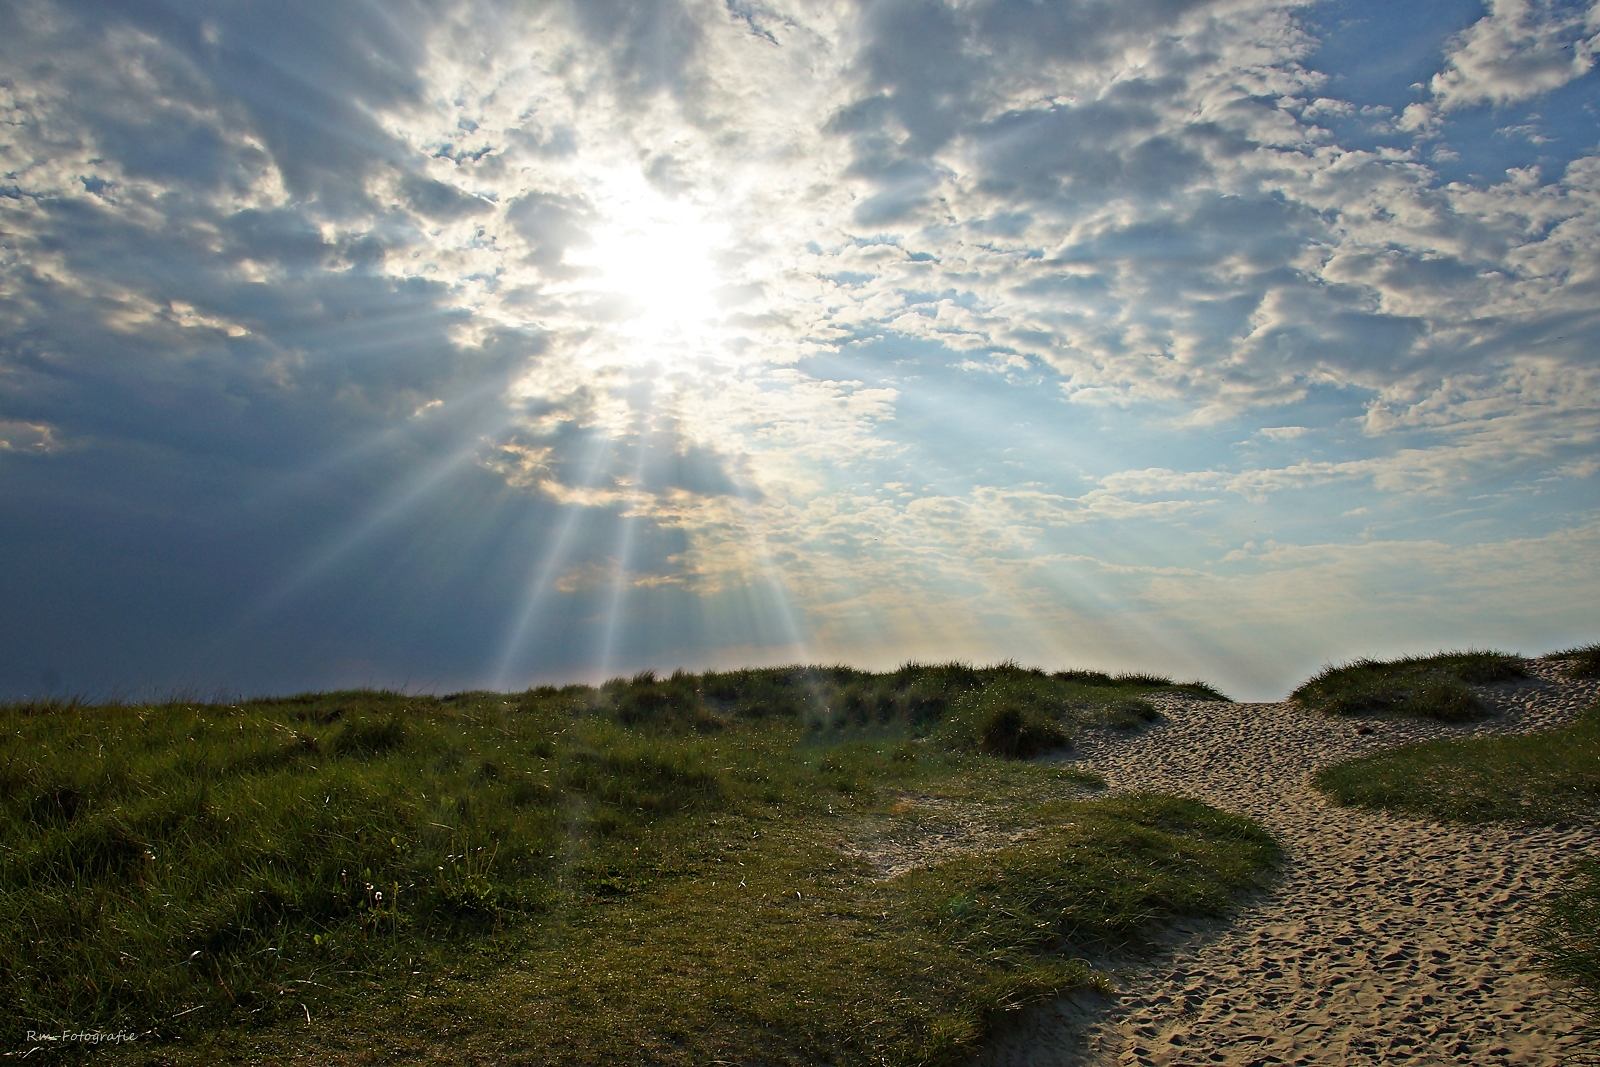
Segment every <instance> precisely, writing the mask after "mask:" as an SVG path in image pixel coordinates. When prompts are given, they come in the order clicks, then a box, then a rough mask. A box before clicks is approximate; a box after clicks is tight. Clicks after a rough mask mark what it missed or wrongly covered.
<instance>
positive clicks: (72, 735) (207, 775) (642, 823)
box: [0, 666, 1274, 1064]
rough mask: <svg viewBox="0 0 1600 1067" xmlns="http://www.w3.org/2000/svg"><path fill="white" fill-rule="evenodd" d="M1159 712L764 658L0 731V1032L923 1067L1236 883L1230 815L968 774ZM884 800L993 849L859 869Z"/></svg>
mask: <svg viewBox="0 0 1600 1067" xmlns="http://www.w3.org/2000/svg"><path fill="white" fill-rule="evenodd" d="M1166 688H1171V686H1170V683H1168V682H1166V680H1164V679H1149V678H1142V679H1137V680H1130V679H1127V678H1123V679H1112V678H1107V677H1105V676H1103V675H1088V674H1082V673H1080V674H1075V675H1063V676H1057V677H1052V676H1047V675H1044V674H1043V673H1041V672H1031V671H1025V670H1021V669H1019V668H1016V667H1014V666H1001V667H996V668H986V669H982V670H977V669H972V668H967V667H961V666H943V667H909V668H905V669H903V670H901V671H899V672H894V673H891V674H886V675H869V674H864V673H861V672H855V671H849V670H846V669H843V668H794V669H782V670H770V671H742V672H732V673H723V674H709V675H703V676H693V675H686V674H678V675H674V676H673V677H671V678H666V679H658V678H656V677H654V676H652V675H642V676H640V677H638V678H636V679H634V680H633V681H631V682H616V683H611V684H608V685H606V686H604V687H601V688H600V689H591V688H588V687H577V686H575V687H569V688H567V689H562V690H555V689H542V690H536V691H530V692H528V693H524V694H518V695H512V696H505V695H500V694H492V693H469V694H458V695H456V696H454V697H446V698H443V699H435V698H431V697H408V696H403V695H398V694H390V693H373V692H347V693H329V694H311V695H305V696H300V697H294V698H289V699H283V700H259V701H251V702H246V703H241V704H239V705H233V706H216V705H209V706H203V705H193V704H167V705H161V706H121V705H113V706H99V707H89V706H72V705H20V706H17V705H14V706H9V707H5V708H0V725H3V734H0V807H3V809H4V817H3V819H0V993H3V995H4V996H5V997H6V999H7V1002H8V1004H10V1005H11V1011H10V1012H9V1013H8V1015H7V1018H6V1020H5V1021H4V1022H3V1023H0V1031H3V1034H0V1041H3V1042H4V1043H5V1044H7V1045H8V1047H11V1048H14V1049H15V1048H20V1047H21V1046H22V1042H23V1038H24V1035H25V1032H26V1031H28V1030H35V1031H41V1032H49V1031H58V1032H59V1031H61V1030H63V1029H71V1030H75V1031H83V1030H93V1029H99V1030H102V1031H107V1032H117V1031H124V1032H133V1033H137V1034H139V1035H141V1040H140V1041H137V1042H135V1043H133V1044H132V1045H122V1046H119V1047H118V1048H117V1049H115V1050H107V1048H106V1047H105V1046H101V1047H100V1048H98V1049H97V1050H96V1051H95V1053H94V1055H96V1056H97V1057H98V1056H113V1057H117V1058H122V1059H127V1060H132V1061H139V1060H143V1059H156V1060H172V1059H178V1060H189V1061H192V1062H212V1061H214V1060H217V1059H227V1058H230V1057H231V1058H239V1059H252V1060H259V1059H262V1058H263V1057H265V1058H267V1059H271V1058H274V1057H279V1056H287V1055H291V1054H295V1053H298V1052H307V1051H309V1052H310V1053H311V1054H312V1055H313V1056H314V1057H315V1058H318V1059H323V1060H335V1061H337V1060H340V1059H344V1058H348V1059H351V1060H354V1059H356V1058H358V1056H360V1055H363V1054H365V1053H367V1052H368V1051H369V1050H374V1049H375V1050H378V1054H379V1055H383V1054H384V1050H387V1051H388V1052H389V1053H393V1054H395V1055H400V1054H404V1053H414V1054H418V1055H422V1054H431V1052H430V1050H432V1051H437V1050H440V1049H442V1048H445V1047H448V1049H449V1050H450V1053H449V1054H450V1056H451V1057H452V1058H457V1059H461V1058H467V1057H469V1056H470V1055H481V1056H484V1057H503V1058H504V1057H513V1056H530V1057H533V1058H535V1059H537V1060H539V1061H540V1062H566V1063H573V1064H583V1063H611V1062H651V1061H654V1062H662V1063H690V1062H695V1063H699V1062H708V1061H711V1060H716V1059H723V1060H729V1061H740V1062H743V1061H753V1060H760V1061H766V1062H797V1063H798V1062H820V1061H827V1062H832V1063H840V1064H844V1063H867V1062H872V1063H878V1062H885V1061H886V1062H890V1063H895V1062H937V1061H940V1060H949V1059H952V1058H958V1057H959V1056H960V1055H962V1054H964V1053H965V1052H966V1051H968V1050H970V1049H971V1048H972V1047H974V1045H975V1044H976V1043H977V1042H978V1041H979V1040H980V1039H981V1037H982V1034H983V1033H984V1031H985V1027H986V1025H987V1019H988V1017H989V1014H990V1013H992V1012H993V1011H995V1010H996V1009H998V1008H1000V1007H1002V1006H1004V1005H1007V1004H1011V1003H1015V1002H1017V1001H1020V1000H1024V999H1027V998H1030V997H1035V996H1041V995H1046V994H1048V993H1051V992H1055V991H1059V990H1064V989H1068V988H1072V987H1075V986H1081V985H1084V984H1086V983H1092V982H1094V981H1096V980H1097V979H1096V976H1095V975H1094V974H1093V973H1092V972H1091V971H1090V969H1089V967H1088V965H1087V964H1085V963H1084V962H1082V960H1081V959H1079V958H1078V957H1079V956H1081V955H1082V954H1083V953H1086V952H1088V951H1090V950H1091V949H1092V948H1093V947H1095V946H1099V945H1103V944H1105V943H1110V942H1121V941H1128V940H1132V941H1133V942H1135V943H1137V941H1138V940H1139V938H1140V937H1141V936H1142V933H1143V931H1145V930H1146V929H1147V927H1148V924H1149V923H1151V922H1155V921H1159V920H1161V919H1163V918H1166V917H1170V916H1175V915H1181V914H1191V913H1215V912H1217V911H1219V910H1221V909H1223V908H1224V907H1226V905H1227V903H1228V901H1229V900H1230V899H1231V897H1232V895H1233V894H1234V893H1236V892H1237V891H1239V890H1240V889H1242V888H1244V887H1246V886H1248V885H1251V884H1254V882H1255V881H1256V880H1257V879H1258V878H1259V877H1260V876H1261V875H1262V873H1263V872H1264V871H1265V870H1266V869H1267V868H1268V866H1269V865H1270V863H1271V862H1272V858H1273V856H1274V847H1273V845H1272V842H1271V841H1270V839H1268V838H1267V837H1266V836H1265V834H1264V833H1263V832H1262V831H1260V830H1259V829H1258V828H1257V827H1255V826H1254V825H1253V824H1251V823H1250V822H1248V821H1247V820H1244V819H1241V818H1238V817H1235V816H1230V815H1225V814H1222V813H1219V812H1216V811H1213V810H1211V809H1209V808H1206V807H1204V806H1203V805H1200V804H1198V803H1196V802H1193V801H1188V800H1179V799H1176V798H1165V797H1123V798H1116V799H1108V800H1094V799H1086V798H1087V797H1088V796H1089V794H1088V793H1087V792H1086V790H1087V789H1088V787H1089V786H1091V785H1092V784H1093V783H1092V781H1089V780H1087V779H1086V777H1085V776H1084V775H1082V774H1081V773H1077V772H1073V771H1070V770H1067V769H1064V768H1062V767H1060V766H1059V765H1049V764H1036V763H1027V762H1022V761H1019V760H1016V759H1011V758H1005V757H1009V756H1015V755H1021V754H1025V752H1027V751H1030V750H1032V749H1033V748H1036V747H1038V746H1039V745H1040V744H1050V745H1053V744H1058V743H1066V742H1070V740H1071V736H1072V735H1073V733H1075V732H1076V731H1077V730H1080V729H1082V728H1084V727H1085V726H1089V725H1123V726H1131V725H1137V724H1138V723H1139V722H1142V721H1145V720H1146V719H1148V718H1149V717H1150V716H1151V715H1153V714H1154V713H1153V711H1152V710H1151V709H1150V706H1149V705H1148V704H1146V703H1143V702H1140V701H1139V700H1138V698H1139V697H1140V696H1141V695H1142V694H1148V693H1150V692H1153V691H1159V690H1162V689H1166ZM1041 737H1042V738H1043V741H1042V742H1041V740H1040V738H1041ZM908 798H909V799H908ZM916 798H934V799H935V800H936V801H937V803H938V804H940V805H943V806H944V808H942V809H941V810H947V809H948V810H951V811H957V812H960V813H964V814H963V815H962V816H961V817H963V818H967V819H970V820H972V821H975V822H981V823H982V824H983V825H984V826H985V827H987V828H988V829H990V830H992V831H993V834H992V840H993V841H994V842H995V845H994V846H993V848H992V849H991V850H989V851H985V852H984V853H983V854H982V856H981V858H979V857H977V856H974V855H969V854H962V853H956V854H953V855H943V856H938V855H935V856H930V857H929V859H928V862H927V863H926V864H925V865H923V866H921V867H919V868H916V869H913V870H911V871H910V872H908V873H905V874H902V875H900V876H898V877H895V878H890V879H887V880H880V879H877V878H875V877H873V868H872V866H871V864H870V863H869V862H868V860H867V859H864V858H863V855H864V854H865V853H866V852H870V850H871V846H872V842H871V835H872V832H873V831H872V829H871V828H872V827H873V826H876V825H878V822H877V821H875V820H879V821H881V820H882V819H884V818H898V817H900V816H897V815H894V814H893V813H894V812H898V811H900V810H901V809H902V808H905V807H907V806H909V807H911V808H912V809H915V806H916V804H917V803H918V801H917V800H916ZM913 814H914V811H913ZM308 1020H309V1022H308ZM446 1035H447V1036H446Z"/></svg>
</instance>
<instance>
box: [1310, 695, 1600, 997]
mask: <svg viewBox="0 0 1600 1067" xmlns="http://www.w3.org/2000/svg"><path fill="white" fill-rule="evenodd" d="M1315 783H1316V786H1317V788H1318V789H1320V790H1322V791H1323V792H1324V793H1325V794H1327V795H1328V797H1329V798H1330V799H1331V800H1332V801H1333V802H1334V803H1335V804H1340V805H1359V806H1361V807H1368V808H1381V809H1386V810H1390V811H1398V812H1403V813H1405V814H1408V815H1416V816H1421V817H1424V818H1431V819H1439V820H1443V821H1450V822H1464V823H1486V822H1494V821H1509V822H1519V823H1534V824H1538V823H1544V824H1548V823H1555V822H1561V821H1563V820H1566V819H1571V818H1575V817H1581V816H1586V815H1592V814H1593V813H1594V812H1596V811H1597V810H1600V704H1596V705H1594V706H1592V707H1590V708H1589V709H1588V710H1587V711H1585V712H1584V714H1583V715H1582V716H1581V717H1580V718H1579V719H1578V720H1577V721H1575V722H1573V723H1571V724H1569V725H1567V726H1565V727H1562V728H1560V729H1557V730H1550V731H1546V732H1544V733H1537V734H1523V735H1516V736H1504V737H1471V738H1450V739H1445V740H1439V741H1429V742H1425V743H1423V744H1416V745H1404V746H1401V747H1399V748H1394V749H1389V750H1388V751H1385V752H1378V753H1375V754H1373V755H1371V756H1363V757H1360V758H1358V759H1352V760H1345V761H1344V762H1342V763H1335V764H1332V765H1331V766H1328V767H1325V768H1323V769H1322V770H1321V771H1319V772H1318V773H1317V776H1316V778H1315ZM1535 943H1536V945H1537V946H1538V948H1539V952H1540V958H1541V960H1542V962H1543V966H1544V968H1545V970H1546V973H1548V974H1549V975H1551V976H1552V977H1553V978H1555V979H1556V980H1558V981H1560V982H1563V983H1566V984H1568V985H1570V986H1571V987H1572V988H1573V989H1574V990H1575V991H1576V993H1577V994H1578V996H1579V997H1580V999H1581V1001H1582V1003H1583V1004H1584V1005H1585V1007H1586V1008H1587V1010H1588V1011H1589V1012H1590V1013H1591V1014H1593V1015H1595V1016H1596V1017H1597V1018H1600V948H1597V945H1600V867H1597V866H1596V865H1595V864H1594V863H1592V862H1591V863H1588V864H1583V865H1579V867H1578V868H1577V869H1576V870H1575V871H1574V872H1573V874H1572V878H1571V884H1570V885H1568V886H1567V887H1565V888H1564V889H1561V890H1558V891H1556V892H1554V893H1551V894H1550V895H1548V896H1547V897H1546V898H1545V900H1544V902H1543V903H1542V905H1541V911H1540V920H1539V925H1538V929H1537V933H1536V935H1535Z"/></svg>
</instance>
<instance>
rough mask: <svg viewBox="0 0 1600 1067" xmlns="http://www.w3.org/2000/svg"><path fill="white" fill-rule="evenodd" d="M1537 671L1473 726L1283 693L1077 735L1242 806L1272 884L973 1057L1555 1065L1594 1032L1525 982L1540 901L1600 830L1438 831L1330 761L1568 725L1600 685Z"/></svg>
mask: <svg viewBox="0 0 1600 1067" xmlns="http://www.w3.org/2000/svg"><path fill="white" fill-rule="evenodd" d="M1533 672H1534V675H1535V677H1533V678H1530V679H1529V680H1527V681H1522V682H1515V683H1507V684H1504V685H1499V686H1493V687H1487V688H1484V689H1482V690H1480V693H1481V694H1482V695H1483V696H1484V698H1485V700H1486V702H1488V703H1489V704H1490V705H1491V707H1493V708H1494V709H1495V711H1496V715H1495V717H1494V718H1492V719H1489V720H1486V721H1484V722H1481V723H1474V724H1467V725H1449V724H1444V723H1435V722H1421V721H1411V720H1405V721H1378V722H1372V723H1370V724H1369V725H1370V726H1371V727H1372V728H1373V732H1372V733H1370V734H1366V735H1363V734H1360V733H1358V732H1357V729H1358V724H1357V723H1356V722H1353V721H1346V720H1336V719H1331V718H1327V717H1323V716H1318V715H1312V714H1308V713H1306V712H1303V711H1301V710H1299V709H1297V708H1295V707H1294V706H1292V705H1288V704H1215V703H1206V702H1203V701H1195V700H1189V699H1183V698H1162V699H1161V700H1160V703H1161V705H1162V711H1163V713H1164V715H1165V717H1166V718H1165V721H1163V722H1161V723H1158V724H1156V725H1155V726H1153V727H1152V728H1151V729H1149V730H1148V731H1146V732H1145V733H1143V734H1140V735H1138V736H1134V737H1127V736H1117V735H1114V734H1112V733H1111V732H1106V733H1102V734H1096V735H1094V736H1091V737H1089V738H1086V739H1084V740H1083V741H1082V742H1080V744H1079V745H1078V747H1077V749H1076V750H1075V751H1074V752H1073V753H1072V754H1071V756H1070V759H1071V760H1072V761H1073V762H1074V763H1076V764H1078V765H1080V766H1083V767H1085V768H1088V769H1092V770H1095V771H1099V772H1100V773H1102V774H1104V775H1105V776H1106V779H1107V781H1108V782H1109V783H1110V785H1111V787H1112V789H1114V790H1152V791H1158V792H1170V793H1180V794H1184V795H1188V796H1193V797H1197V798H1199V799H1201V800H1204V801H1206V802H1207V803H1210V804H1213V805H1215V806H1217V807H1220V808H1224V809H1226V810H1230V811H1237V812H1241V813H1244V814H1248V815H1250V816H1252V817H1254V818H1256V819H1258V820H1260V821H1261V822H1262V823H1263V824H1264V825H1266V826H1267V827H1268V828H1269V829H1271V830H1272V832H1273V833H1274V834H1276V835H1277V836H1278V838H1279V840H1280V841H1281V842H1282V844H1283V846H1284V850H1285V861H1284V866H1283V870H1282V872H1281V874H1280V876H1279V878H1278V880H1277V881H1276V882H1275V883H1274V884H1273V885H1272V886H1271V887H1270V888H1269V889H1266V890H1264V891H1262V892H1260V893H1258V894H1257V895H1256V896H1255V898H1254V899H1252V900H1251V901H1250V902H1248V903H1247V904H1246V906H1245V907H1244V908H1242V909H1241V911H1240V912H1239V913H1237V914H1236V915H1235V916H1234V917H1232V918H1231V919H1230V920H1227V921H1224V922H1196V923H1192V924H1189V925H1188V926H1184V927H1179V928H1177V929H1176V930H1175V931H1174V933H1173V945H1172V948H1171V950H1170V951H1168V952H1165V953H1163V954H1161V955H1160V956H1158V957H1156V958H1155V959H1153V960H1143V961H1122V962H1124V963H1125V964H1128V966H1127V968H1126V969H1125V970H1124V971H1123V972H1122V973H1123V974H1124V975H1125V987H1124V989H1123V990H1122V992H1121V994H1120V995H1119V996H1118V997H1116V998H1114V999H1112V1000H1109V1001H1107V1000H1104V999H1101V998H1098V997H1093V996H1086V997H1080V998H1069V999H1066V1000H1062V1001H1059V1002H1056V1003H1054V1004H1050V1005H1045V1006H1041V1007H1035V1008H1031V1009H1027V1010H1025V1011H1023V1012H1019V1013H1018V1014H1017V1016H1013V1017H1011V1018H1010V1019H1008V1020H1006V1021H1005V1022H1004V1023H1002V1025H1001V1027H1000V1029H999V1030H998V1032H997V1034H996V1036H995V1038H994V1039H993V1040H992V1041H991V1043H990V1045H989V1047H988V1048H987V1050H986V1051H985V1053H984V1054H983V1055H982V1056H981V1057H980V1058H979V1061H978V1062H979V1064H981V1065H982V1067H1002V1065H1004V1067H1013V1065H1015V1067H1020V1065H1029V1067H1044V1065H1058V1064H1081V1065H1095V1067H1101V1065H1106V1067H1109V1065H1118V1067H1132V1065H1159V1067H1179V1065H1192V1064H1207V1065H1211V1064H1238V1065H1256V1064H1330V1065H1331V1064H1341V1065H1358V1064H1388V1063H1407V1064H1529V1065H1533V1064H1549V1065H1556V1064H1563V1063H1571V1062H1574V1060H1575V1059H1577V1058H1578V1054H1579V1053H1580V1051H1581V1050H1583V1049H1585V1048H1588V1049H1590V1050H1591V1051H1592V1048H1593V1043H1594V1040H1595V1039H1594V1036H1593V1033H1592V1032H1585V1031H1584V1030H1583V1029H1582V1021H1581V1018H1580V1016H1579V1015H1578V1014H1577V1012H1576V1011H1575V1010H1574V1009H1573V1008H1572V1006H1571V1003H1570V1001H1569V1000H1568V999H1567V997H1566V996H1565V995H1564V994H1562V993H1561V992H1560V991H1558V990H1553V989H1551V988H1550V987H1549V986H1548V985H1547V984H1546V983H1545V982H1544V980H1543V979H1542V978H1540V977H1539V976H1538V975H1536V974H1531V973H1530V971H1531V968H1530V965H1529V959H1528V955H1529V954H1528V949H1527V948H1526V947H1525V945H1524V944H1523V939H1522V935H1523V932H1524V931H1525V930H1526V928H1527V924H1528V922H1529V920H1530V914H1529V908H1528V905H1529V903H1530V901H1532V900H1533V899H1534V898H1536V897H1537V896H1539V895H1540V894H1541V893H1542V892H1544V891H1545V890H1546V889H1548V888H1549V887H1550V886H1551V885H1552V884H1553V883H1554V882H1555V881H1556V879H1557V878H1558V877H1559V876H1560V875H1561V874H1562V873H1563V872H1565V871H1566V870H1567V868H1568V867H1569V866H1570V864H1571V863H1572V862H1573V861H1574V860H1575V859H1578V858H1580V857H1584V856H1591V857H1592V856H1600V822H1597V821H1596V820H1585V821H1584V822H1582V823H1581V824H1567V825H1563V826H1555V827H1518V826H1509V825H1504V824H1491V825H1488V826H1475V827H1472V826H1446V825H1440V824H1435V823H1430V822H1427V821H1424V820H1420V819H1415V818H1410V817H1399V816H1394V815H1390V814H1388V813H1384V812H1373V811H1364V810H1360V809H1352V808H1335V807H1332V806H1331V805H1329V804H1328V803H1327V802H1326V801H1325V800H1324V799H1323V798H1322V797H1321V795H1320V794H1318V793H1317V792H1316V791H1315V790H1313V789H1312V788H1311V785H1310V776H1311V774H1312V773H1313V772H1314V771H1315V770H1316V769H1317V768H1319V767H1321V766H1323V765H1325V764H1327V763H1331V762H1335V761H1337V760H1340V759H1345V758H1348V757H1350V756H1354V755H1358V754H1362V753H1366V752H1372V751H1376V750H1377V749H1379V748H1380V747H1386V746H1389V745H1396V744H1405V743H1409V742H1412V741H1420V740H1426V739H1429V738H1434V737H1444V736H1461V735H1467V734H1481V733H1499V732H1527V731H1532V730H1542V729H1550V728H1552V727H1554V726H1557V725H1559V724H1561V723H1562V722H1565V721H1567V720H1568V719H1570V718H1571V717H1572V716H1574V715H1576V714H1577V713H1578V712H1579V711H1581V710H1582V709H1583V708H1584V707H1587V706H1588V705H1589V704H1590V703H1592V702H1593V701H1594V700H1595V699H1596V697H1597V696H1600V683H1596V682H1593V681H1589V682H1574V681H1570V680H1565V679H1563V678H1562V676H1561V674H1560V671H1559V669H1558V668H1557V667H1556V665H1554V664H1550V663H1544V662H1536V663H1535V664H1534V665H1533Z"/></svg>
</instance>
